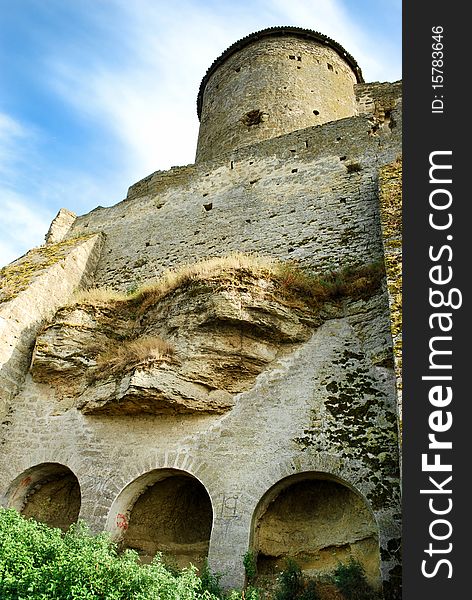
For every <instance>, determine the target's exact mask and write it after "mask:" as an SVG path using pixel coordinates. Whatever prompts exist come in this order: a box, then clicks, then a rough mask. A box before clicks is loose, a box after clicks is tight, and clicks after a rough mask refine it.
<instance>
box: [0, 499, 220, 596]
mask: <svg viewBox="0 0 472 600" xmlns="http://www.w3.org/2000/svg"><path fill="white" fill-rule="evenodd" d="M0 598H1V599H2V600H217V599H218V598H219V596H217V595H213V594H212V593H211V592H210V591H209V590H208V589H204V586H203V583H202V581H201V580H200V578H199V577H197V575H196V573H195V569H183V570H182V572H181V573H179V574H175V573H171V572H170V571H169V570H168V569H167V568H166V567H165V565H164V564H163V563H162V562H161V560H160V557H156V559H155V560H154V561H153V562H152V564H150V565H140V564H139V563H138V555H137V553H136V552H134V551H131V550H127V551H125V552H123V553H119V552H118V549H117V546H116V544H114V543H112V542H111V541H110V539H109V537H108V536H107V535H106V534H100V535H96V536H94V535H91V534H90V533H89V531H88V528H87V527H86V526H85V525H84V524H83V523H79V524H77V525H73V526H71V528H70V529H69V531H68V532H67V533H65V534H63V533H62V532H61V531H60V530H59V529H52V528H50V527H48V526H47V525H44V524H42V523H37V522H36V521H33V520H26V519H24V518H23V517H22V516H21V515H19V514H18V513H17V512H16V511H14V510H5V509H2V508H0Z"/></svg>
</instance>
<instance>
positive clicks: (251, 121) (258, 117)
mask: <svg viewBox="0 0 472 600" xmlns="http://www.w3.org/2000/svg"><path fill="white" fill-rule="evenodd" d="M241 121H242V122H243V123H244V125H247V126H248V127H252V126H253V125H259V123H262V111H261V110H258V109H255V110H250V111H249V112H248V113H246V114H245V115H244V116H243V117H242V119H241Z"/></svg>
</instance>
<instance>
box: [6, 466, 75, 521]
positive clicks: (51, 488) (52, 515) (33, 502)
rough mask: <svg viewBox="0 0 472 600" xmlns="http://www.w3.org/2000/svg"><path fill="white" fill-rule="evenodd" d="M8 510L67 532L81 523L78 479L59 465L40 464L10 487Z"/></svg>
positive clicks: (18, 478) (26, 472) (28, 470)
mask: <svg viewBox="0 0 472 600" xmlns="http://www.w3.org/2000/svg"><path fill="white" fill-rule="evenodd" d="M7 499H8V506H9V507H10V508H15V509H16V510H18V511H19V512H20V513H21V514H22V515H24V516H25V517H32V518H33V519H35V520H36V521H40V522H41V523H46V525H49V526H50V527H58V528H59V529H62V531H66V530H67V529H69V527H70V526H71V525H72V523H75V522H76V521H77V519H78V516H79V512H80V503H81V494H80V485H79V481H78V479H77V477H76V476H75V475H74V473H73V472H72V471H71V470H70V469H69V468H68V467H66V466H64V465H61V464H59V463H41V464H39V465H36V466H34V467H31V468H30V469H27V470H26V471H24V472H23V473H22V474H21V475H19V476H18V477H17V478H16V479H15V480H14V481H13V482H12V483H11V485H10V488H9V491H8V493H7Z"/></svg>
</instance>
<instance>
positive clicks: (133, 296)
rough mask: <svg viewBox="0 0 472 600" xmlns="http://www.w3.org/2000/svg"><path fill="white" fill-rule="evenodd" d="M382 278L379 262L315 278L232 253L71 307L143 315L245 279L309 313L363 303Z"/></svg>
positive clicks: (96, 292) (95, 294)
mask: <svg viewBox="0 0 472 600" xmlns="http://www.w3.org/2000/svg"><path fill="white" fill-rule="evenodd" d="M384 275H385V270H384V265H383V263H380V262H378V263H373V264H370V265H363V266H361V267H347V268H345V269H342V270H340V271H330V272H328V273H324V274H323V275H315V274H312V273H310V272H308V271H305V270H303V269H301V268H300V267H299V266H297V265H296V264H294V263H289V262H282V261H277V260H273V259H271V258H266V257H261V256H258V255H253V254H243V253H233V254H229V255H227V256H223V257H218V258H209V259H206V260H202V261H199V262H196V263H193V264H190V265H182V266H180V267H178V268H175V269H168V270H167V271H165V272H164V273H163V275H162V276H161V277H159V278H158V279H156V280H155V281H152V282H150V283H147V284H145V285H144V286H142V287H140V288H138V289H137V290H135V291H133V292H131V293H129V294H126V293H123V292H118V291H114V290H112V289H110V288H106V287H105V288H95V289H91V290H88V291H86V292H82V293H79V294H78V295H77V296H76V297H75V299H74V301H75V303H76V304H89V305H100V304H119V303H130V302H132V303H135V304H136V305H137V307H138V312H139V313H141V314H142V313H144V312H145V311H146V310H147V309H148V308H150V307H151V306H153V305H155V304H157V303H158V302H159V301H160V300H162V299H163V298H165V297H166V296H169V295H170V294H172V293H173V292H175V291H177V290H182V289H185V288H189V287H190V286H192V285H194V284H201V283H207V284H212V283H215V284H218V283H220V284H224V283H225V284H227V285H238V284H240V283H242V282H243V281H244V280H245V279H252V280H259V282H264V283H265V284H266V288H267V291H268V292H270V293H271V294H272V295H273V296H274V298H275V299H276V300H279V301H281V302H283V303H288V304H289V305H290V304H293V305H294V306H299V305H300V302H302V303H304V304H305V305H307V306H309V307H311V308H318V307H320V306H321V305H322V304H323V303H325V302H328V301H331V300H338V299H342V298H347V297H350V298H352V299H359V298H368V297H370V296H372V295H373V294H374V293H375V292H376V291H377V290H378V288H379V286H380V283H381V280H382V278H383V277H384ZM267 284H269V286H270V288H269V287H268V286H267Z"/></svg>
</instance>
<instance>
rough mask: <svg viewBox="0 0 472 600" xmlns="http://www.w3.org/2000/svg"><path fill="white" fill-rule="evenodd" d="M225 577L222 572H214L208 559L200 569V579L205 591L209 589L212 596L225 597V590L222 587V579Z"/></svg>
mask: <svg viewBox="0 0 472 600" xmlns="http://www.w3.org/2000/svg"><path fill="white" fill-rule="evenodd" d="M222 577H223V574H222V573H212V572H211V570H210V567H209V566H208V561H205V563H204V565H203V567H202V569H201V570H200V580H201V586H202V590H203V591H207V592H208V593H209V594H211V595H212V597H215V598H220V599H222V598H224V594H223V590H222V589H221V585H220V580H221V578H222Z"/></svg>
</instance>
